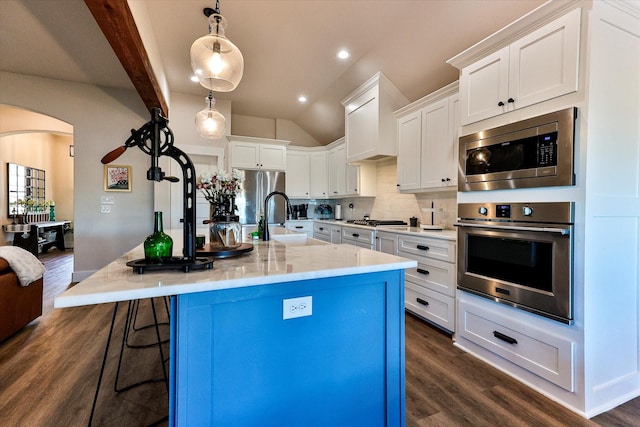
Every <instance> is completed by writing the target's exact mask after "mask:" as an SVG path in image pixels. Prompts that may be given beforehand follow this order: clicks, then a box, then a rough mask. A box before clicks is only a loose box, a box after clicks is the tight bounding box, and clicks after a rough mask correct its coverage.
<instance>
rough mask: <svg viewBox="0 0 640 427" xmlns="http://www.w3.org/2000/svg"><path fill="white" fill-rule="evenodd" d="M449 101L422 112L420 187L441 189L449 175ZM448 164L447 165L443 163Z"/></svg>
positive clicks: (442, 101) (436, 104)
mask: <svg viewBox="0 0 640 427" xmlns="http://www.w3.org/2000/svg"><path fill="white" fill-rule="evenodd" d="M449 130H450V127H449V99H448V98H445V99H443V100H441V101H438V102H435V103H433V104H431V105H429V106H428V107H426V108H424V109H423V110H422V154H421V156H420V159H421V163H422V170H421V171H420V186H421V187H422V188H438V187H442V185H443V183H444V182H445V181H443V180H446V176H447V175H449V170H450V165H449V163H450V161H451V155H450V153H449V149H450V146H451V137H450V131H449ZM445 162H448V163H445Z"/></svg>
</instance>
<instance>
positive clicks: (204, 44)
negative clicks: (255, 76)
mask: <svg viewBox="0 0 640 427" xmlns="http://www.w3.org/2000/svg"><path fill="white" fill-rule="evenodd" d="M203 12H204V14H205V16H207V17H208V18H209V34H207V35H206V36H202V37H200V38H199V39H197V40H196V41H194V42H193V44H192V45H191V68H193V73H194V75H195V76H196V77H197V78H198V80H199V82H200V84H201V85H202V86H204V87H206V88H207V89H209V90H214V91H216V92H230V91H232V90H234V89H235V88H236V87H237V86H238V84H239V83H240V80H241V79H242V73H243V72H244V58H243V57H242V53H240V49H238V47H237V46H236V45H235V44H233V43H232V42H231V41H230V40H229V39H228V38H227V37H226V36H225V35H224V32H225V29H226V28H227V21H226V20H225V19H224V18H223V17H222V15H220V0H216V8H215V9H211V8H209V7H207V8H205V9H204V10H203Z"/></svg>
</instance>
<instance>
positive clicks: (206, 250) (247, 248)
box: [196, 243, 253, 258]
mask: <svg viewBox="0 0 640 427" xmlns="http://www.w3.org/2000/svg"><path fill="white" fill-rule="evenodd" d="M252 250H253V245H252V244H251V243H243V244H241V245H240V246H239V247H237V248H232V249H230V248H224V247H223V248H221V247H216V246H213V247H212V246H211V244H209V243H207V244H206V245H204V247H203V248H201V249H196V255H203V256H208V257H213V258H229V257H232V256H238V255H242V254H244V253H247V252H251V251H252Z"/></svg>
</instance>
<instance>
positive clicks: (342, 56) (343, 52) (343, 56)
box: [337, 49, 351, 59]
mask: <svg viewBox="0 0 640 427" xmlns="http://www.w3.org/2000/svg"><path fill="white" fill-rule="evenodd" d="M337 56H338V58H340V59H347V58H348V57H349V56H351V55H350V53H349V51H348V50H346V49H341V50H339V51H338V54H337Z"/></svg>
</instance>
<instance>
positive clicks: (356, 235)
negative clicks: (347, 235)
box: [352, 233, 360, 237]
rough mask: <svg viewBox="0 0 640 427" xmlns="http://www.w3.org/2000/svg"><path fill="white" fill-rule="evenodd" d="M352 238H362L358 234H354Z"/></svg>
mask: <svg viewBox="0 0 640 427" xmlns="http://www.w3.org/2000/svg"><path fill="white" fill-rule="evenodd" d="M352 236H353V237H360V235H359V234H356V233H353V234H352Z"/></svg>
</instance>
